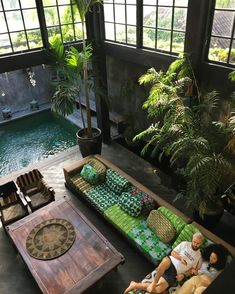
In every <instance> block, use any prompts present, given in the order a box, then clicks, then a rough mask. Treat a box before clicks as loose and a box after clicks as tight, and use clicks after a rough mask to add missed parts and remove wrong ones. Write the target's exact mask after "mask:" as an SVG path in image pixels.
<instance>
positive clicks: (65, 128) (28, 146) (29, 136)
mask: <svg viewBox="0 0 235 294" xmlns="http://www.w3.org/2000/svg"><path fill="white" fill-rule="evenodd" d="M77 129H78V128H77V127H76V126H75V125H73V124H71V123H70V122H68V121H67V120H65V119H64V118H61V117H58V116H56V115H55V114H54V113H52V112H51V111H43V112H41V113H38V114H35V115H32V116H30V117H26V118H22V119H19V120H16V121H12V122H9V123H7V124H4V125H2V126H0V176H3V175H7V174H9V173H11V172H13V171H16V170H19V169H21V168H23V167H26V166H28V165H31V164H33V163H36V162H38V161H40V160H42V159H44V158H48V157H50V156H52V155H54V154H57V153H58V152H60V151H63V150H65V149H67V148H69V147H72V146H74V145H75V144H76V136H75V133H76V131H77Z"/></svg>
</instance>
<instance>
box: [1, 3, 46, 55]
mask: <svg viewBox="0 0 235 294" xmlns="http://www.w3.org/2000/svg"><path fill="white" fill-rule="evenodd" d="M40 47H42V39H41V31H40V26H39V21H38V15H37V9H36V3H35V0H27V1H19V0H1V1H0V54H7V53H13V52H20V51H25V50H30V49H34V48H40Z"/></svg>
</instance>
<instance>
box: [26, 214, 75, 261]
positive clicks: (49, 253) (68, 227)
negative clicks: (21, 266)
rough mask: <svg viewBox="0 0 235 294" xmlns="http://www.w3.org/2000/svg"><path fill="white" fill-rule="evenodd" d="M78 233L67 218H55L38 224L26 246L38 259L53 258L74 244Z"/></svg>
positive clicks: (28, 238)
mask: <svg viewBox="0 0 235 294" xmlns="http://www.w3.org/2000/svg"><path fill="white" fill-rule="evenodd" d="M75 237H76V234H75V230H74V227H73V225H72V224H71V223H70V222H68V221H67V220H65V219H59V218H53V219H50V220H47V221H44V222H42V223H40V224H38V225H37V226H36V227H35V228H34V229H33V230H32V231H31V232H30V233H29V235H28V237H27V240H26V248H27V251H28V253H29V254H30V255H31V256H32V257H35V258H37V259H44V260H46V259H53V258H56V257H58V256H60V255H62V254H64V253H65V252H66V251H67V250H68V249H69V248H70V247H71V246H72V244H73V242H74V240H75Z"/></svg>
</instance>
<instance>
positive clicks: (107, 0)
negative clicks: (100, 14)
mask: <svg viewBox="0 0 235 294" xmlns="http://www.w3.org/2000/svg"><path fill="white" fill-rule="evenodd" d="M110 2H112V3H113V0H104V2H103V3H110Z"/></svg>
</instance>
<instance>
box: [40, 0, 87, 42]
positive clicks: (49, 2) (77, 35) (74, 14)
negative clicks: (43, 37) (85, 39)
mask: <svg viewBox="0 0 235 294" xmlns="http://www.w3.org/2000/svg"><path fill="white" fill-rule="evenodd" d="M72 2H73V1H71V0H43V6H44V14H45V19H46V26H47V31H48V37H49V39H50V37H51V36H52V35H54V34H59V35H60V36H61V38H62V41H63V42H64V43H67V42H73V41H77V40H81V39H82V25H81V21H80V18H79V14H78V11H77V7H76V5H75V4H72Z"/></svg>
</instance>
